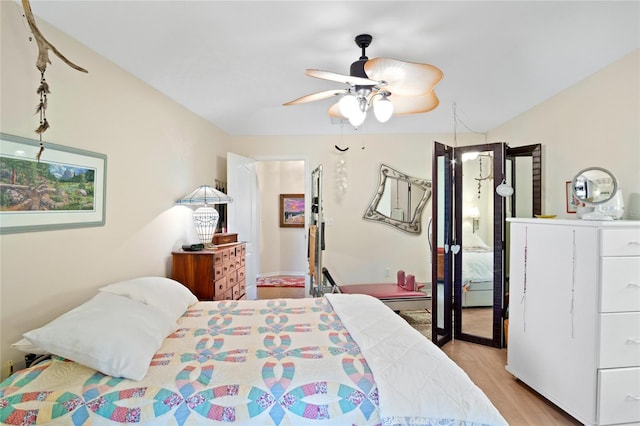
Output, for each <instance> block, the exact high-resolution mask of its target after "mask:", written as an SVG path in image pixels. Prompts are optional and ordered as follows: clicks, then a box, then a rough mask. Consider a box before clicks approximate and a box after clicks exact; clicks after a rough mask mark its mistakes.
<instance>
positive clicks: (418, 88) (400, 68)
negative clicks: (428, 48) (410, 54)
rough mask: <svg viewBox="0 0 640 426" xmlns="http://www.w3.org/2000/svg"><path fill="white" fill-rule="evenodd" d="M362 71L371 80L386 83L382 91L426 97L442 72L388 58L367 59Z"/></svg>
mask: <svg viewBox="0 0 640 426" xmlns="http://www.w3.org/2000/svg"><path fill="white" fill-rule="evenodd" d="M364 71H365V72H366V73H367V76H368V77H369V78H371V79H373V80H378V81H386V82H387V85H386V86H384V87H383V89H384V90H388V91H389V92H391V93H393V94H397V95H401V96H421V95H426V94H427V93H429V92H430V91H431V90H433V87H434V86H435V85H436V84H438V82H439V81H440V80H441V79H442V77H443V74H442V71H441V70H440V69H439V68H437V67H434V66H433V65H429V64H417V63H414V62H404V61H398V60H396V59H389V58H374V59H369V60H368V61H367V62H366V63H365V64H364ZM394 115H395V114H394Z"/></svg>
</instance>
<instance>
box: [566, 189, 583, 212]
mask: <svg viewBox="0 0 640 426" xmlns="http://www.w3.org/2000/svg"><path fill="white" fill-rule="evenodd" d="M565 200H566V210H567V213H576V212H577V211H578V206H579V205H580V200H578V198H577V197H576V196H575V195H573V190H572V189H571V181H567V182H566V183H565Z"/></svg>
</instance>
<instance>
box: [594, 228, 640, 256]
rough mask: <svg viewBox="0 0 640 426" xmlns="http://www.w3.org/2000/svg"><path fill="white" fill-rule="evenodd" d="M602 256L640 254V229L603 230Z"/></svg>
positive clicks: (601, 241)
mask: <svg viewBox="0 0 640 426" xmlns="http://www.w3.org/2000/svg"><path fill="white" fill-rule="evenodd" d="M601 232H602V234H601V239H600V244H601V248H602V251H601V252H600V254H601V255H602V256H640V229H638V228H635V229H634V228H621V229H603V230H601Z"/></svg>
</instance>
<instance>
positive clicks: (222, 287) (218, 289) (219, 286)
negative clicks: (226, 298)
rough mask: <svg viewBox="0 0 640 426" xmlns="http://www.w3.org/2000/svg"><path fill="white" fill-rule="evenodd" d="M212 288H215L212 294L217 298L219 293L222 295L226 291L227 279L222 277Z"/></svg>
mask: <svg viewBox="0 0 640 426" xmlns="http://www.w3.org/2000/svg"><path fill="white" fill-rule="evenodd" d="M214 286H215V292H214V294H215V295H216V296H218V295H219V294H221V293H224V292H225V291H226V290H227V277H222V278H220V279H219V280H217V281H216V282H215V284H214ZM216 300H219V299H216Z"/></svg>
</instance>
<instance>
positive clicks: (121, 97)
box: [0, 1, 228, 376]
mask: <svg viewBox="0 0 640 426" xmlns="http://www.w3.org/2000/svg"><path fill="white" fill-rule="evenodd" d="M0 19H1V25H0V34H1V36H0V40H1V43H2V44H1V49H0V55H1V57H0V58H1V62H2V73H1V76H0V78H1V80H0V89H1V90H0V91H1V93H2V96H1V99H0V131H2V132H3V133H8V134H13V135H17V136H22V137H26V138H32V139H36V135H35V133H34V129H35V128H36V127H37V126H38V116H37V115H34V111H35V106H36V105H37V102H38V97H37V94H36V88H37V87H38V85H39V81H40V73H39V71H38V70H37V69H36V67H35V60H36V56H37V49H36V44H35V41H34V42H29V40H28V35H29V34H28V32H27V30H26V28H25V25H24V22H23V18H22V17H21V16H20V13H19V8H18V7H16V4H15V3H14V2H6V1H2V2H0ZM39 26H40V29H41V31H42V32H43V33H44V34H45V35H46V37H47V39H49V41H51V42H52V43H53V44H54V45H55V46H56V47H57V48H58V49H59V50H60V51H61V52H62V53H63V54H64V55H65V56H67V57H68V58H69V59H70V60H71V61H73V62H75V63H77V64H78V65H80V66H82V67H84V68H86V69H87V70H88V71H89V73H88V74H84V73H80V72H78V71H76V70H74V69H72V68H70V67H68V66H67V65H66V64H64V63H63V62H61V61H60V60H59V59H58V58H57V57H56V56H54V55H53V54H51V61H52V62H53V63H52V64H51V65H49V67H48V68H47V72H46V78H47V81H48V83H49V85H50V86H51V94H50V96H49V108H48V110H47V118H48V119H49V121H50V123H51V128H50V129H49V130H48V131H47V132H45V134H44V137H43V139H44V141H45V142H52V143H56V144H60V145H65V146H69V147H74V148H81V149H84V150H89V151H95V152H99V153H103V154H106V155H107V185H106V188H107V201H106V225H105V226H103V227H95V228H84V229H74V230H60V231H46V232H30V233H23V234H9V235H2V236H1V237H0V250H1V271H0V365H1V366H3V367H4V365H5V363H6V360H8V359H12V360H14V361H18V360H22V359H23V358H22V354H20V353H19V352H17V351H14V350H11V349H10V348H9V345H10V344H11V343H12V342H15V341H17V340H19V338H20V337H21V333H23V332H25V331H27V330H29V329H31V328H35V327H39V326H41V325H44V324H45V323H46V322H47V321H50V320H51V319H53V318H54V317H55V316H57V315H59V314H60V313H62V312H64V311H66V310H68V309H69V308H71V307H73V306H76V305H77V304H79V303H81V302H83V301H85V300H87V299H88V298H89V297H91V296H93V295H94V294H95V291H96V289H97V288H99V287H100V286H103V285H105V284H107V283H109V282H113V281H116V280H119V279H123V278H130V277H135V276H141V275H161V276H170V274H171V251H172V249H175V248H178V247H179V246H180V245H181V244H182V243H183V242H186V241H185V240H187V239H189V235H190V234H189V232H190V231H191V228H189V227H190V226H193V225H192V222H189V219H190V214H191V210H189V209H187V208H185V207H178V206H175V205H174V203H175V200H176V199H178V198H179V197H181V196H182V195H184V194H186V193H188V192H190V191H192V190H193V189H194V188H195V187H196V186H198V185H201V184H204V183H210V184H213V183H214V180H215V178H224V177H225V173H226V167H225V166H224V165H225V164H226V163H225V159H226V151H227V147H228V140H227V139H228V138H227V136H226V135H225V134H224V133H223V132H221V131H220V130H219V129H217V128H215V127H214V126H212V125H211V124H209V123H207V122H205V121H204V120H203V119H201V118H199V117H196V116H195V115H194V114H192V113H191V112H189V111H187V110H186V109H184V108H183V107H181V106H179V105H177V104H176V103H174V102H172V101H170V100H168V99H167V98H166V97H165V96H164V95H162V94H160V93H159V92H157V91H155V90H153V89H151V88H150V87H149V86H147V85H146V84H145V83H144V82H142V81H140V80H138V79H136V78H135V77H133V76H131V75H130V74H127V73H126V72H124V71H123V70H122V69H120V68H118V67H116V66H114V65H113V64H112V63H110V62H108V61H107V60H106V59H104V58H102V57H99V56H97V55H96V54H95V53H93V52H92V51H90V50H88V49H86V48H85V47H84V46H82V45H80V44H78V43H77V42H76V41H74V40H72V39H70V38H68V37H67V36H65V35H64V34H62V33H60V32H59V31H57V30H55V29H54V28H52V27H50V26H49V25H46V23H44V22H40V21H39ZM44 155H45V157H46V150H45V154H44ZM16 365H18V364H16ZM1 375H2V376H4V375H5V370H4V368H3V369H2V373H1Z"/></svg>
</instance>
